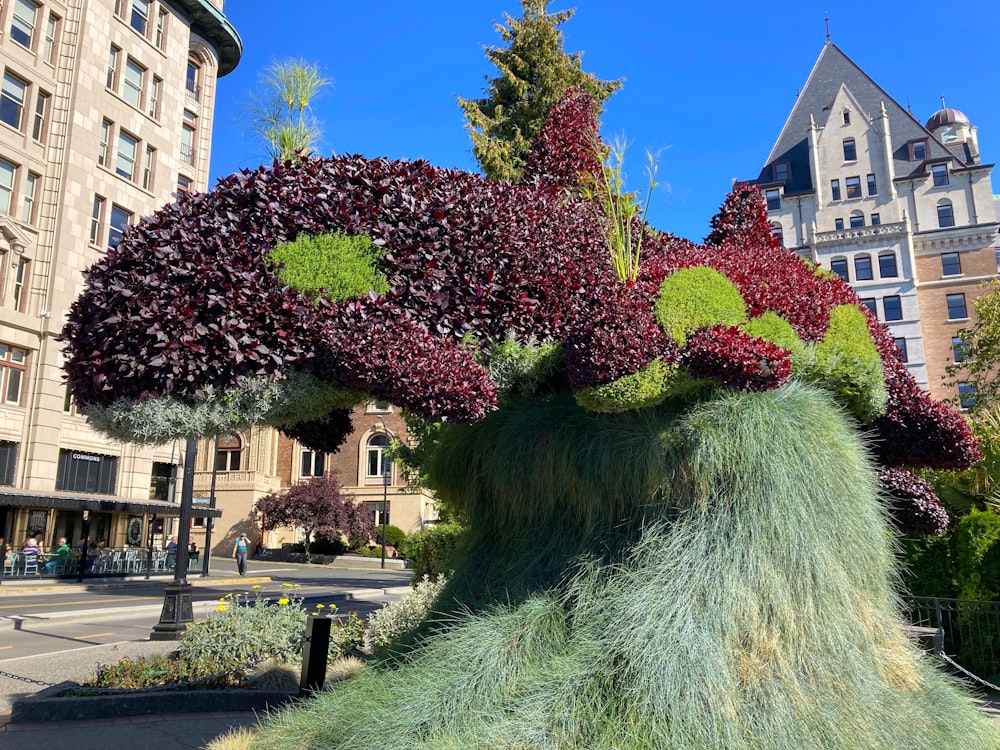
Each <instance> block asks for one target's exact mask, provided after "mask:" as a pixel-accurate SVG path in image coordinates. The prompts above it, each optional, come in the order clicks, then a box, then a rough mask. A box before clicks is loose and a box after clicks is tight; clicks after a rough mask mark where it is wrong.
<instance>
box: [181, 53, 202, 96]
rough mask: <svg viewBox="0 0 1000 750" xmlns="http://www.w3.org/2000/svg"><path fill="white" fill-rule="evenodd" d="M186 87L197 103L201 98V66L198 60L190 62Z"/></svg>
mask: <svg viewBox="0 0 1000 750" xmlns="http://www.w3.org/2000/svg"><path fill="white" fill-rule="evenodd" d="M184 87H185V88H186V89H187V92H188V93H189V94H191V96H193V97H194V98H195V100H196V101H197V100H198V99H200V98H201V66H200V65H199V64H198V62H197V61H196V60H188V64H187V78H186V79H185V82H184Z"/></svg>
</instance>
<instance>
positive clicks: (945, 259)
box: [941, 253, 962, 276]
mask: <svg viewBox="0 0 1000 750" xmlns="http://www.w3.org/2000/svg"><path fill="white" fill-rule="evenodd" d="M961 274H962V259H961V258H960V257H959V255H958V253H941V275H942V276H960V275H961Z"/></svg>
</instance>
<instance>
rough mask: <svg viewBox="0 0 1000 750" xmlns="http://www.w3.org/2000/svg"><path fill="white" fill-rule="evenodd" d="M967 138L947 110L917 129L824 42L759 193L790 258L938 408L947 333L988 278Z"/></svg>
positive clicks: (962, 322)
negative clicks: (862, 307) (851, 296)
mask: <svg viewBox="0 0 1000 750" xmlns="http://www.w3.org/2000/svg"><path fill="white" fill-rule="evenodd" d="M992 169H993V165H992V164H984V163H983V162H982V159H981V156H980V150H979V140H978V134H977V131H976V128H975V127H974V126H973V125H972V123H971V122H970V120H969V118H968V117H966V116H965V115H964V114H963V113H962V112H961V111H959V110H957V109H952V108H948V107H944V102H943V101H942V108H941V109H940V110H938V111H937V112H935V113H934V114H933V115H931V117H930V118H928V120H927V121H926V123H924V124H921V123H920V121H919V120H917V119H916V118H915V117H914V116H913V114H911V113H910V112H909V111H907V110H906V109H905V108H903V107H901V106H900V105H899V104H898V103H897V102H896V101H895V100H893V98H892V97H891V96H889V95H888V94H887V93H886V92H885V91H883V90H882V89H881V88H880V87H879V86H878V84H877V83H875V81H873V80H872V79H871V78H869V77H868V75H867V74H866V73H865V72H864V71H862V70H861V69H860V68H859V67H858V66H857V65H856V64H855V63H854V62H853V61H852V60H850V59H849V58H848V57H847V56H846V55H845V54H844V53H843V52H842V51H841V50H840V49H839V48H838V47H837V46H836V45H834V44H832V43H831V42H827V43H826V45H825V46H824V47H823V51H822V52H821V53H820V56H819V59H818V60H817V61H816V64H815V65H814V66H813V69H812V72H811V73H810V74H809V78H808V80H807V81H806V84H805V86H804V87H803V89H802V91H801V92H800V93H799V95H798V98H797V100H796V103H795V106H794V108H793V109H792V112H791V114H790V115H789V116H788V119H787V121H786V122H785V126H784V128H783V129H782V131H781V134H780V135H779V136H778V140H777V142H776V143H775V144H774V148H773V149H772V150H771V153H770V154H769V155H768V157H767V161H766V163H765V164H764V167H763V169H761V171H760V175H759V176H758V177H757V180H756V182H757V184H758V185H759V186H760V188H761V190H762V191H763V192H764V195H765V198H766V200H767V206H768V216H769V217H770V219H771V222H772V227H773V228H774V231H775V233H776V234H778V235H779V236H780V237H781V238H782V241H783V242H784V244H785V245H786V246H787V247H790V248H794V249H795V251H796V252H798V253H799V254H801V255H802V256H803V257H805V258H808V259H809V260H812V261H814V262H816V263H819V264H820V265H821V266H822V267H824V268H827V269H830V270H832V271H834V272H835V273H837V274H839V275H840V276H842V277H843V278H844V279H845V280H846V281H848V282H849V283H850V284H851V286H852V287H853V288H854V289H855V291H856V292H857V293H858V296H859V297H860V298H861V300H862V302H863V303H864V304H866V305H867V306H868V307H869V309H870V310H871V311H872V312H873V313H874V314H875V316H876V317H877V318H878V319H879V320H881V321H884V322H885V323H887V324H888V325H889V327H890V329H891V330H892V333H893V335H894V337H895V339H896V345H897V346H898V347H899V350H900V353H901V354H902V356H903V359H904V361H905V362H906V364H907V367H908V368H909V370H910V372H911V373H912V374H913V376H914V377H915V378H916V380H917V382H918V383H920V384H921V385H922V386H923V387H924V388H926V389H928V390H929V391H930V393H931V394H932V395H933V396H935V397H936V398H941V399H949V398H955V397H956V396H957V395H961V397H962V399H963V400H964V401H967V400H968V399H970V398H972V397H973V396H974V394H972V393H969V392H967V389H966V388H965V386H964V385H962V384H959V386H958V390H959V391H961V392H962V393H961V394H958V393H956V387H955V386H949V385H947V384H946V378H945V368H946V367H947V366H948V365H949V364H951V363H952V362H954V357H955V346H956V344H957V343H958V338H957V333H958V330H959V329H961V328H965V327H969V326H970V325H972V324H974V322H975V318H974V316H975V311H974V308H973V301H974V300H975V298H976V297H977V296H979V295H980V294H981V293H982V291H981V289H980V284H981V283H982V282H983V281H985V280H988V279H994V278H996V275H997V261H996V256H995V253H994V246H995V244H996V237H997V227H998V223H997V215H996V212H995V209H994V207H993V198H992V192H993V191H992V186H991V182H990V173H991V172H992Z"/></svg>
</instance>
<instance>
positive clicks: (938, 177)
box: [931, 164, 948, 187]
mask: <svg viewBox="0 0 1000 750" xmlns="http://www.w3.org/2000/svg"><path fill="white" fill-rule="evenodd" d="M931 176H932V177H933V178H934V187H944V186H945V185H947V184H948V165H947V164H934V165H932V166H931Z"/></svg>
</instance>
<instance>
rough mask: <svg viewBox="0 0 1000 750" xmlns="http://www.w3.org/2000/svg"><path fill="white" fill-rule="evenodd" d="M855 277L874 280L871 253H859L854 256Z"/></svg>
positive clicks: (856, 278) (862, 279) (858, 279)
mask: <svg viewBox="0 0 1000 750" xmlns="http://www.w3.org/2000/svg"><path fill="white" fill-rule="evenodd" d="M854 278H855V280H856V281H871V280H872V278H873V277H872V257H871V256H870V255H858V256H855V258H854Z"/></svg>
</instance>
